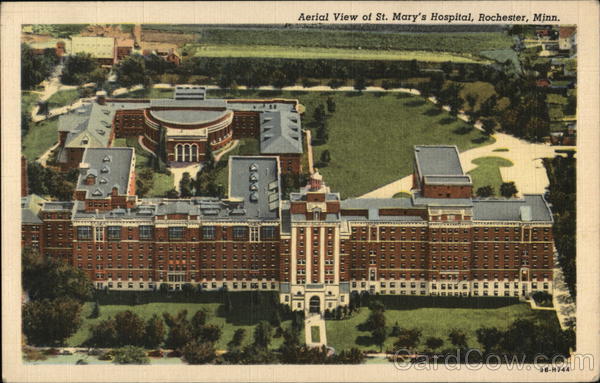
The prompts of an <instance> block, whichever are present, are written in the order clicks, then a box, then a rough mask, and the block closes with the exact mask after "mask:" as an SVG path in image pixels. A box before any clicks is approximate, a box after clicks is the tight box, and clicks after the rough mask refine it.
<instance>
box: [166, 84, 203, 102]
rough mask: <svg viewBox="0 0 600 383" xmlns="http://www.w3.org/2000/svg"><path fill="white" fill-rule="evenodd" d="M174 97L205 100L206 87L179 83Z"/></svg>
mask: <svg viewBox="0 0 600 383" xmlns="http://www.w3.org/2000/svg"><path fill="white" fill-rule="evenodd" d="M173 98H175V99H176V100H183V99H187V100H193V99H195V100H204V99H205V98H206V87H203V86H197V85H178V86H176V87H175V94H174V96H173Z"/></svg>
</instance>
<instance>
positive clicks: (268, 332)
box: [254, 321, 273, 349]
mask: <svg viewBox="0 0 600 383" xmlns="http://www.w3.org/2000/svg"><path fill="white" fill-rule="evenodd" d="M272 332H273V328H272V327H271V325H270V324H269V322H267V321H260V322H259V323H258V324H257V325H256V327H255V328H254V345H255V346H256V347H259V348H265V349H266V348H267V347H269V343H271V336H272Z"/></svg>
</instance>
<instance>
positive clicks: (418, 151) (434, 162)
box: [415, 145, 464, 176]
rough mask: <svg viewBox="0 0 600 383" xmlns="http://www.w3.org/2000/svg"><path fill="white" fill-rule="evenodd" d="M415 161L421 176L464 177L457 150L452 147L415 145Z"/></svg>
mask: <svg viewBox="0 0 600 383" xmlns="http://www.w3.org/2000/svg"><path fill="white" fill-rule="evenodd" d="M415 159H416V162H417V168H418V169H419V173H420V175H421V176H429V175H433V176H450V175H452V176H462V175H464V173H463V170H462V166H461V164H460V159H459V157H458V149H457V147H456V146H454V145H434V146H426V145H417V146H415Z"/></svg>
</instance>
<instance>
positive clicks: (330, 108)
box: [327, 96, 336, 113]
mask: <svg viewBox="0 0 600 383" xmlns="http://www.w3.org/2000/svg"><path fill="white" fill-rule="evenodd" d="M335 109H336V104H335V99H334V98H333V97H331V96H329V97H327V111H328V112H329V113H333V112H335Z"/></svg>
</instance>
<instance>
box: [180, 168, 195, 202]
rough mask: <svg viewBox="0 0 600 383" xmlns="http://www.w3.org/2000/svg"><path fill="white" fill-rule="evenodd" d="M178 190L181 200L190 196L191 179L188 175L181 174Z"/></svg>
mask: <svg viewBox="0 0 600 383" xmlns="http://www.w3.org/2000/svg"><path fill="white" fill-rule="evenodd" d="M179 190H180V191H181V197H183V198H186V197H191V196H192V177H191V176H190V173H188V172H185V173H183V176H182V177H181V181H179Z"/></svg>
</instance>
